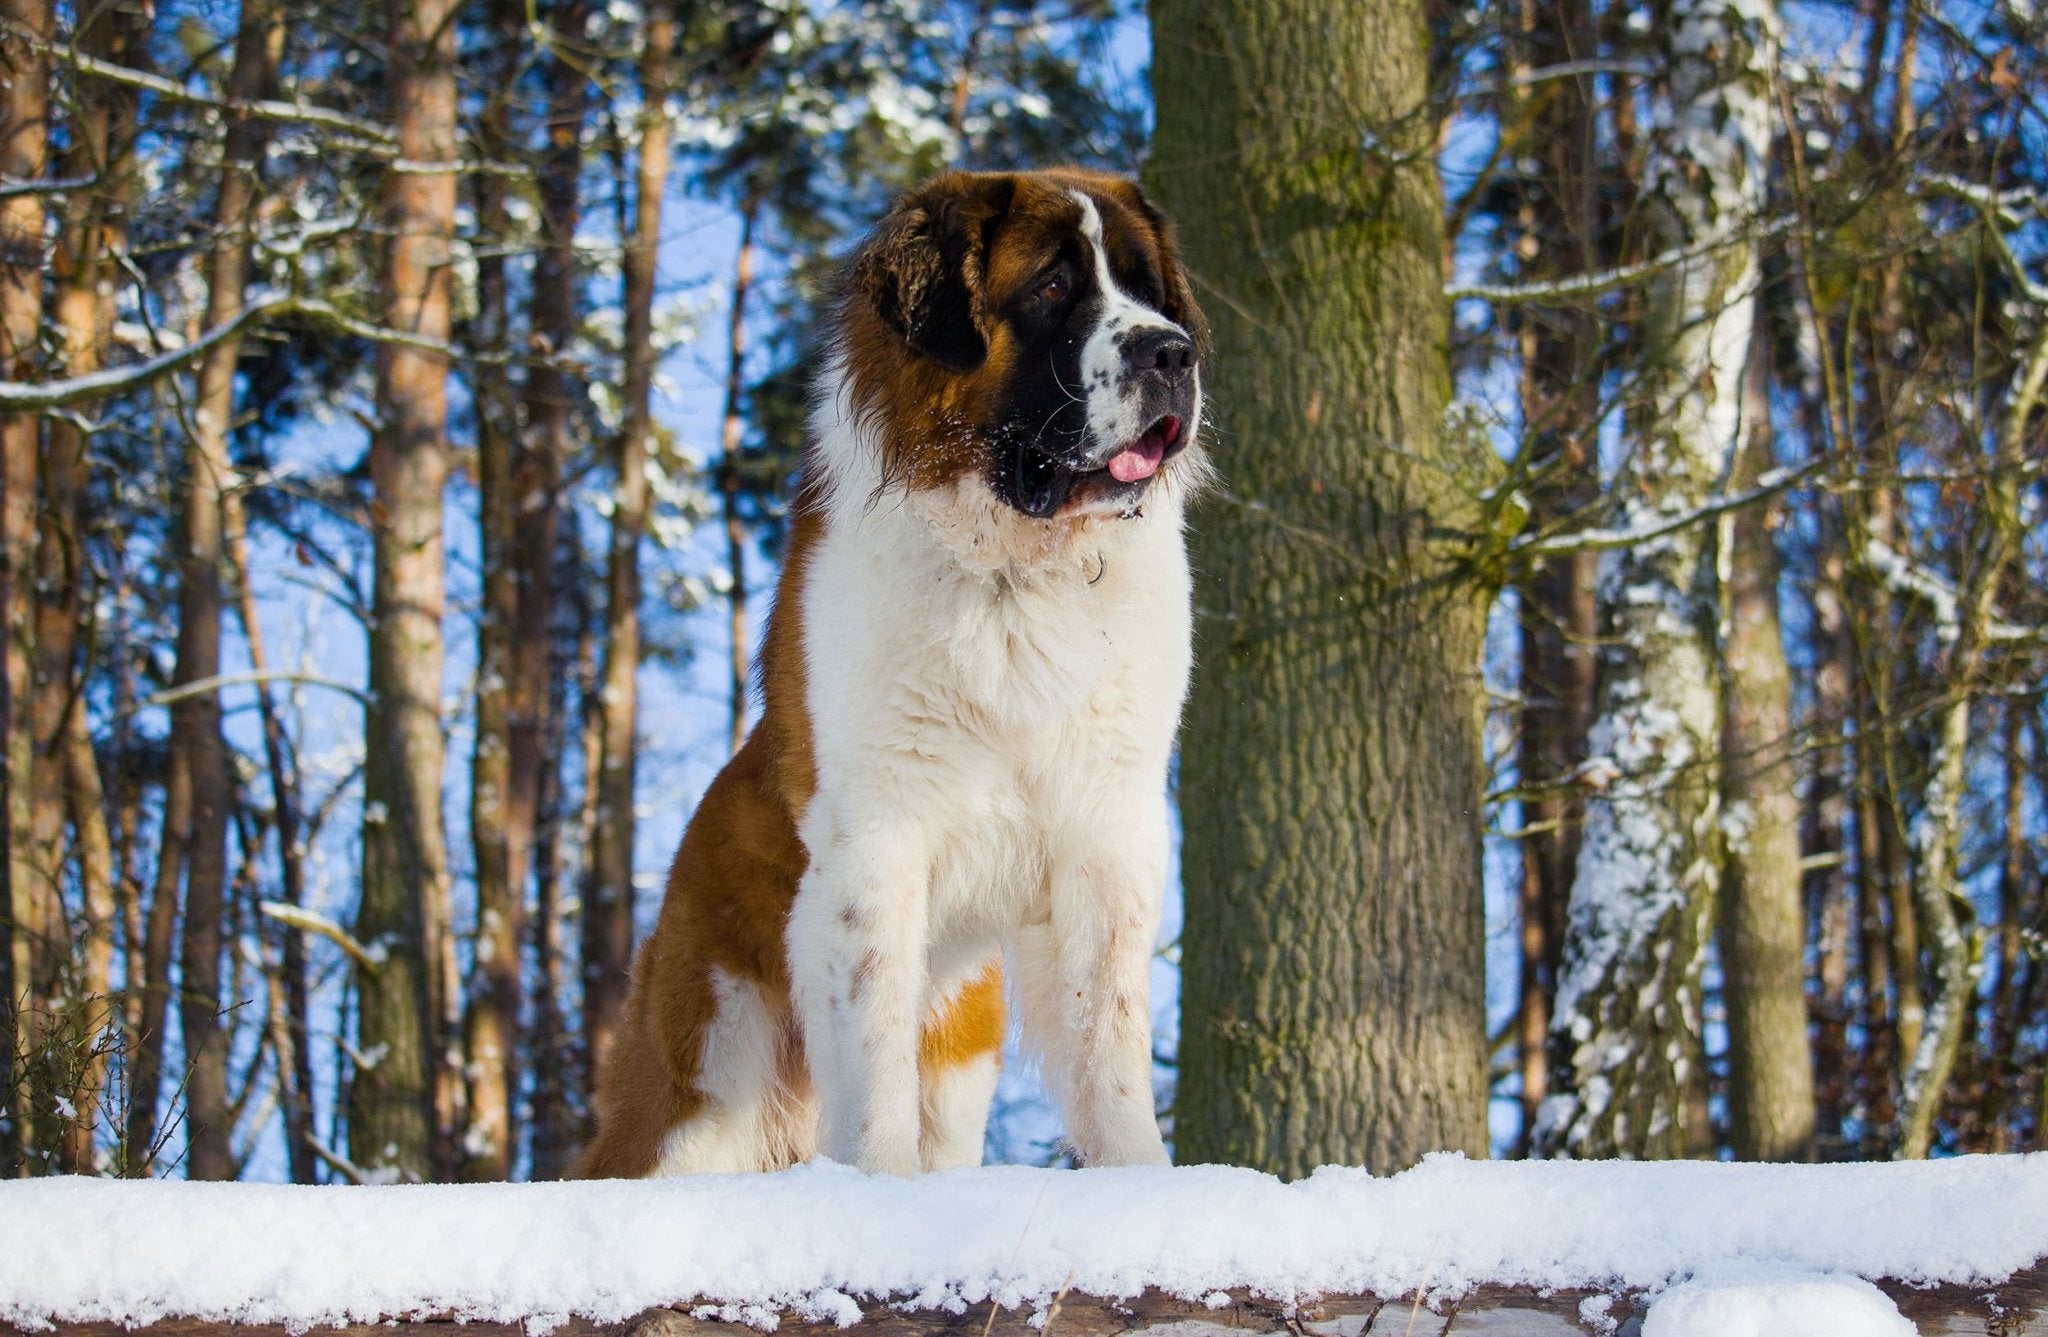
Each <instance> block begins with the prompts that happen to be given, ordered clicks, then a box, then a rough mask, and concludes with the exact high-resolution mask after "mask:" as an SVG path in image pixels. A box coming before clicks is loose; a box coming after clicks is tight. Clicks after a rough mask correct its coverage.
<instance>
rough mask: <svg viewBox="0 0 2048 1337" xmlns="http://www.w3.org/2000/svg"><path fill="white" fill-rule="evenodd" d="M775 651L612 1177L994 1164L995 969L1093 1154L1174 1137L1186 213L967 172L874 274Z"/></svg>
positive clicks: (787, 571) (645, 1046) (1194, 467)
mask: <svg viewBox="0 0 2048 1337" xmlns="http://www.w3.org/2000/svg"><path fill="white" fill-rule="evenodd" d="M831 336H832V337H831V339H830V342H829V345H828V351H827V353H826V355H825V358H824V360H823V366H822V371H821V374H820V375H819V377H818V380H817V383H816V385H815V387H814V390H813V399H812V411H811V418H810V427H811V439H810V444H809V446H808V451H807V457H806V460H805V464H804V467H803V472H802V479H801V482H800V485H799V487H798V490H797V496H796V500H795V502H794V505H793V508H792V511H791V515H790V527H789V534H788V545H787V551H786V555H785V558H784V563H783V569H782V573H781V579H780V584H779V585H778V588H777V591H776V600H775V606H774V609H773V611H772V613H771V615H770V618H769V622H768V631H767V635H766V638H765V640H764V642H763V646H762V654H761V665H760V673H761V689H762V695H763V700H764V707H763V713H762V716H761V719H760V722H759V724H758V725H757V726H756V727H755V728H754V730H753V731H752V733H751V734H750V736H749V737H748V739H747V741H746V744H745V745H744V746H743V747H742V748H741V749H740V751H739V752H738V753H737V754H735V755H734V757H733V758H732V760H731V761H730V762H729V763H728V764H727V765H726V767H725V769H724V770H723V771H722V772H720V774H719V775H718V777H717V779H716V780H714V781H713V782H712V785H711V787H710V789H709V791H708V792H707V793H706V794H705V796H704V800H703V803H702V805H701V806H700V807H699V808H698V810H697V813H696V816H695V817H694V819H693V820H692V821H691V823H690V825H689V828H688V830H687V832H686V833H685V835H684V837H683V841H682V848H681V850H680V851H679V853H678V854H677V856H676V859H675V863H674V865H673V867H672V870H671V872H670V874H669V879H668V889H667V896H666V899H665V900H664V902H663V904H662V909H661V914H660V919H659V922H658V923H657V925H656V926H655V930H654V933H653V936H652V937H651V938H650V939H649V940H648V942H647V943H646V945H645V947H644V948H643V949H642V950H641V952H640V955H639V958H638V961H637V963H636V965H635V967H634V978H633V984H632V989H631V992H630V995H629V997H628V1000H627V1003H626V1005H625V1009H624V1012H623V1014H622V1017H621V1022H620V1026H619V1030H618V1034H617V1037H616V1039H615V1041H614V1043H613V1046H612V1049H611V1052H610V1054H609V1055H608V1056H606V1057H604V1058H603V1059H602V1060H601V1062H600V1067H601V1074H600V1089H599V1092H598V1098H597V1115H598V1118H597V1132H596V1137H595V1140H594V1142H593V1143H592V1145H591V1146H590V1148H589V1149H588V1150H587V1152H586V1153H585V1155H584V1157H583V1159H582V1161H581V1163H580V1164H579V1166H578V1172H579V1173H580V1174H581V1175H583V1176H585V1177H627V1176H642V1175H650V1174H683V1173H692V1172H699V1171H740V1170H768V1169H777V1168H781V1167H783V1166H787V1165H790V1164H793V1163H795V1162H798V1161H802V1160H808V1159H811V1158H812V1157H814V1156H817V1155H819V1154H823V1155H825V1156H827V1157H830V1158H831V1159H833V1160H836V1161H840V1162H843V1163H846V1164H849V1165H854V1166H858V1167H859V1168H860V1169H862V1170H864V1171H869V1172H889V1173H895V1174H905V1175H907V1174H913V1173H916V1172H918V1171H921V1170H922V1171H929V1170H939V1169H944V1168H948V1167H954V1166H963V1165H976V1164H979V1163H980V1161H981V1156H982V1140H983V1133H984V1127H985V1125H986V1122H987V1119H988V1111H989V1105H990V1102H991V1100H992V1098H993V1096H994V1092H995V1085H996V1077H997V1070H998V1065H999V1062H1000V1058H1001V1053H1002V1045H1003V1027H1004V974H1005V960H1006V954H1007V960H1008V963H1009V968H1010V971H1011V973H1012V975H1013V977H1014V978H1013V985H1014V993H1013V996H1014V999H1015V1001H1016V1004H1017V1006H1018V1009H1019V1011H1020V1014H1021V1020H1022V1023H1023V1032H1024V1035H1025V1039H1026V1041H1027V1043H1028V1044H1029V1045H1031V1046H1032V1047H1034V1048H1035V1049H1036V1051H1037V1052H1038V1053H1039V1054H1040V1055H1041V1057H1042V1060H1043V1064H1044V1068H1045V1073H1046V1077H1047V1081H1048V1085H1049V1086H1050V1087H1051V1089H1052V1091H1053V1093H1054V1095H1055V1097H1056V1099H1057V1100H1058V1103H1059V1105H1060V1107H1061V1109H1062V1112H1063V1115H1064V1118H1065V1124H1066V1136H1067V1140H1068V1143H1069V1145H1070V1147H1071V1149H1072V1150H1073V1152H1074V1154H1075V1155H1076V1157H1077V1158H1078V1160H1079V1161H1080V1162H1081V1163H1083V1164H1085V1165H1132V1164H1162V1165H1163V1164H1165V1163H1166V1161H1167V1156H1166V1151H1165V1147H1164V1145H1163V1143H1162V1141H1161V1138H1160V1133H1159V1127H1158V1122H1157V1119H1156V1117H1155V1115H1154V1111H1153V1105H1152V1043H1151V1014H1150V1009H1149V997H1148V994H1149V976H1150V963H1151V958H1152V953H1153V944H1154V940H1155V938H1156V936H1157V932H1158V924H1159V910H1160V899H1161V896H1162V895H1163V892H1164V886H1165V881H1166V863H1167V842H1168V834H1167V808H1166V802H1167V800H1166V773H1167V764H1168V757H1169V753H1170V751H1171V749H1172V746H1173V738H1174V733H1175V730H1176V728H1177V727H1178V723H1179V718H1180V712H1181V706H1182V703H1183V700H1184V699H1185V696H1186V693H1187V685H1188V675H1189V672H1190V668H1191V664H1192V648H1191V636H1190V631H1191V611H1190V591H1191V583H1190V576H1189V569H1188V561H1187V554H1186V549H1185V544H1184V541H1183V537H1182V520H1183V514H1184V510H1185V507H1186V504H1187V501H1188V499H1189V497H1190V495H1191V494H1192V493H1193V492H1194V491H1195V490H1196V489H1197V487H1198V486H1199V484H1200V483H1201V481H1202V480H1203V477H1204V471H1205V469H1206V464H1205V462H1204V456H1203V453H1202V451H1201V448H1200V447H1199V445H1198V444H1197V442H1196V435H1197V431H1198V428H1199V426H1200V422H1201V409H1202V395H1201V384H1200V371H1199V362H1200V358H1201V356H1202V352H1203V349H1204V347H1205V345H1206V342H1207V329H1206V325H1205V323H1204V321H1203V318H1202V314H1201V312H1200V310H1199V309H1198V308H1197V306H1196V304H1195V299H1194V294H1193V292H1192V290H1191V288H1190V285H1189V282H1188V278H1187V276H1186V274H1185V272H1184V271H1183V269H1182V267H1181V264H1180V261H1179V258H1178V254H1177V251H1176V247H1175V240H1174V233H1173V229H1172V227H1171V226H1170V225H1169V223H1168V222H1167V220H1166V219H1165V218H1164V217H1163V216H1162V215H1161V214H1160V212H1159V211H1158V210H1157V209H1155V208H1154V207H1153V206H1152V205H1151V203H1150V202H1149V201H1148V200H1147V199H1146V198H1145V196H1144V195H1143V194H1142V193H1141V192H1140V190H1139V189H1138V188H1137V187H1136V186H1135V185H1133V184H1132V183H1131V182H1129V181H1126V180H1124V179H1122V178H1120V177H1115V176H1110V175H1104V174H1100V173H1094V172H1087V171H1080V170H1075V169H1055V170H1049V171H1040V172H1025V173H989V174H968V173H952V174H948V175H945V176H941V177H938V178H937V179H935V180H932V181H930V182H928V183H927V184H925V185H924V186H922V187H920V188H918V189H916V190H914V191H912V192H910V193H909V194H907V195H905V196H904V197H903V198H901V199H899V200H898V201H897V202H896V203H895V205H894V206H893V208H892V209H891V211H890V212H889V214H888V215H887V216H886V217H885V218H884V219H883V220H882V222H881V223H880V225H879V226H878V227H877V228H876V229H875V231H874V232H873V233H872V234H871V236H870V237H869V238H868V239H867V241H866V242H865V243H864V244H863V245H862V246H861V247H860V248H859V249H858V250H857V251H856V253H855V255H854V258H853V260H852V262H851V264H850V266H849V267H848V269H847V271H846V276H845V283H844V291H843V293H842V295H841V297H840V299H839V303H838V306H837V308H836V315H835V317H834V320H833V325H832V327H831Z"/></svg>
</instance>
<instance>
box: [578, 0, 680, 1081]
mask: <svg viewBox="0 0 2048 1337" xmlns="http://www.w3.org/2000/svg"><path fill="white" fill-rule="evenodd" d="M675 43H676V24H675V11H674V7H673V5H672V4H670V3H668V0H655V2H654V3H651V4H649V5H648V7H647V30H646V48H645V50H644V51H643V52H642V54H641V65H640V82H641V94H640V100H641V112H640V134H639V140H640V154H639V165H638V171H637V173H636V182H635V191H634V201H635V202H634V217H633V235H632V237H631V238H630V239H629V240H628V241H627V243H626V256H625V288H626V385H625V423H624V425H623V426H622V428H621V429H620V432H619V439H618V448H617V454H616V456H615V458H614V465H613V468H614V472H615V481H614V487H615V491H614V492H613V494H612V533H611V559H610V563H609V566H608V569H607V573H606V579H605V640H604V685H603V688H602V690H601V692H600V701H601V706H600V709H601V711H602V716H603V718H602V722H601V724H600V733H601V741H600V748H601V750H602V762H601V764H600V766H599V769H598V776H597V830H596V832H595V839H596V843H595V845H594V847H593V849H592V852H591V869H590V881H589V887H590V890H589V893H588V895H587V896H586V897H585V901H584V909H583V919H584V926H583V1018H584V1027H585V1034H586V1036H587V1038H588V1043H589V1045H590V1074H589V1076H590V1081H591V1089H592V1090H595V1089H596V1088H597V1084H598V1083H599V1082H601V1081H602V1080H603V1076H602V1075H603V1072H604V1063H605V1057H606V1055H607V1054H608V1053H609V1052H610V1050H611V1041H612V1035H613V1032H614V1031H615V1030H616V1028H617V1025H618V1017H619V1009H620V1008H621V1007H622V1006H623V1005H624V1004H625V1000H626V984H627V974H628V971H629V969H630V968H631V965H632V959H633V831H634V820H633V781H634V776H635V773H636V767H637V739H636V738H635V736H634V728H635V725H636V723H637V721H638V718H639V688H638V684H637V682H636V675H637V674H638V673H639V669H640V541H641V538H642V536H643V535H644V534H645V532H646V528H647V447H648V441H649V438H650V436H651V429H652V417H651V414H652V397H653V388H654V278H655V266H656V262H657V260H658V258H659V257H658V251H659V247H660V243H661V197H662V194H663V192H664V191H665V189H666V188H667V184H668V165H669V124H668V115H667V112H666V104H667V100H668V91H669V66H670V62H671V58H672V56H673V54H674V49H675Z"/></svg>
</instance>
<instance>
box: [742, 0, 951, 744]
mask: <svg viewBox="0 0 2048 1337" xmlns="http://www.w3.org/2000/svg"><path fill="white" fill-rule="evenodd" d="M977 31H978V30H977ZM970 49H971V47H970ZM961 77H962V78H963V80H964V79H965V75H964V73H963V75H962V76H961ZM957 105H958V104H957V103H956V106H957ZM954 132H955V133H956V134H957V133H958V132H959V131H958V127H957V126H956V127H955V128H954ZM760 212H761V201H760V197H759V196H757V195H755V194H753V193H752V192H751V191H750V192H749V193H748V195H747V198H746V199H745V200H744V201H743V202H742V203H741V205H740V249H739V255H738V256H737V257H736V258H735V259H734V261H733V267H732V310H731V312H730V313H729V315H728V320H727V324H726V350H725V422H724V430H723V433H722V436H721V446H720V451H721V454H720V459H719V463H718V491H719V498H720V502H721V504H722V506H723V508H724V512H725V517H724V518H725V560H726V565H727V568H728V569H729V570H730V572H731V576H732V589H731V590H730V592H729V593H728V594H727V596H726V608H727V614H728V615H727V618H726V632H727V635H728V637H729V638H730V640H731V642H732V655H731V658H730V661H729V668H730V679H731V681H730V684H729V686H728V688H727V691H728V692H729V694H730V696H731V702H732V720H731V727H730V729H729V730H728V731H727V739H726V742H727V746H728V750H729V751H731V752H735V753H736V752H738V751H739V750H740V744H742V743H744V742H746V740H747V529H746V525H745V523H744V522H743V521H742V520H741V519H740V443H741V440H742V437H743V435H744V433H745V431H746V420H745V419H744V418H743V417H742V416H741V414H740V396H741V395H742V393H743V392H744V390H745V383H746V377H745V372H746V349H747V344H746V338H747V335H746V316H747V294H748V292H749V291H750V290H751V289H752V287H753V283H754V220H755V218H756V217H757V216H758V215H759V214H760Z"/></svg>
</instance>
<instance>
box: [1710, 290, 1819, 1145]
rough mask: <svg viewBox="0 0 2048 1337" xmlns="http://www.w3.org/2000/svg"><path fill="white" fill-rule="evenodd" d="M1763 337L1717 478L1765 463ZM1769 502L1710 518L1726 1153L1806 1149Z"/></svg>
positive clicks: (1784, 697) (1795, 890) (1745, 481)
mask: <svg viewBox="0 0 2048 1337" xmlns="http://www.w3.org/2000/svg"><path fill="white" fill-rule="evenodd" d="M1769 346H1770V345H1769V339H1768V336H1767V335H1766V334H1765V333H1764V330H1763V326H1762V324H1761V322H1759V323H1758V325H1757V327H1756V329H1755V331H1754V332H1753V333H1752V336H1751V340H1750V359H1749V370H1748V373H1747V375H1746V377H1745V379H1744V382H1743V387H1742V395H1743V413H1744V416H1745V418H1746V419H1747V421H1746V423H1745V426H1744V431H1743V439H1742V442H1741V446H1740V451H1741V453H1740V455H1739V456H1738V458H1737V460H1736V462H1735V469H1734V472H1733V473H1732V474H1731V475H1730V477H1729V480H1728V486H1729V488H1730V489H1731V490H1735V491H1739V490H1742V489H1745V488H1750V487H1754V486H1755V484H1756V479H1757V477H1758V476H1759V475H1760V474H1762V473H1763V472H1764V471H1765V470H1766V469H1767V468H1769V467H1770V465H1771V463H1772V445H1771V443H1772V434H1771V416H1770V355H1769ZM1775 513H1776V508H1775V507H1774V506H1771V505H1769V504H1761V505H1757V506H1752V507H1748V508H1746V509H1744V510H1740V511H1736V512H1734V513H1733V514H1732V515H1730V516H1729V517H1728V518H1727V520H1726V521H1725V522H1724V524H1723V527H1722V536H1721V542H1722V547H1723V551H1724V553H1725V554H1726V555H1725V557H1724V559H1723V563H1722V565H1723V569H1724V570H1725V572H1726V576H1725V578H1724V582H1723V589H1722V601H1723V603H1722V608H1723V616H1722V632H1721V654H1722V666H1723V674H1722V681H1721V760H1722V776H1721V795H1722V814H1723V815H1722V822H1721V826H1722V831H1723V833H1724V834H1725V836H1726V838H1727V863H1726V865H1725V867H1724V868H1723V870H1722V879H1721V972H1722V980H1723V985H1722V995H1723V998H1724V999H1725V1003H1726V1007H1727V1011H1728V1129H1729V1142H1730V1143H1731V1144H1732V1146H1733V1148H1734V1151H1735V1157H1736V1159H1737V1160H1744V1161H1796V1160H1807V1159H1810V1158H1811V1156H1812V1154H1813V1121H1814V1098H1813V1051H1812V1045H1811V1044H1810V1042H1809V1041H1808V1038H1807V1026H1806V925H1805V922H1804V913H1803V908H1804V907H1803V896H1802V893H1801V886H1800V853H1799V816H1800V813H1799V791H1798V786H1797V783H1796V782H1797V777H1798V772H1797V769H1796V768H1795V766H1794V764H1793V754H1794V751H1795V746H1794V737H1793V732H1792V673H1791V670H1790V669H1789V668H1788V667H1787V665H1786V663H1785V643H1784V639H1783V635H1782V632H1781V629H1780V627H1779V623H1778V550H1777V546H1776V542H1775V540H1774V539H1773V538H1772V529H1773V525H1772V518H1773V516H1774V514H1775Z"/></svg>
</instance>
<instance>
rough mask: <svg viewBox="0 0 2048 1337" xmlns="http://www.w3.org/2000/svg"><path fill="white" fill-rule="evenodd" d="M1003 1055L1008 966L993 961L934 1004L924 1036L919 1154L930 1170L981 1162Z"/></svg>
mask: <svg viewBox="0 0 2048 1337" xmlns="http://www.w3.org/2000/svg"><path fill="white" fill-rule="evenodd" d="M1002 1061H1003V967H1002V961H1001V959H1000V958H998V959H997V960H994V961H991V962H989V964H988V966H987V968H985V969H984V970H983V971H982V972H981V973H980V974H979V975H977V976H975V977H974V978H973V979H970V980H969V981H968V982H967V983H966V984H965V985H963V986H961V988H960V990H959V991H958V992H957V993H955V994H954V995H953V996H952V997H951V998H949V999H946V1000H945V1001H944V1002H943V1003H940V1004H939V1005H938V1006H937V1007H935V1008H934V1009H933V1010H932V1015H931V1017H930V1018H929V1019H928V1020H927V1021H926V1022H925V1025H924V1030H923V1032H922V1033H921V1034H920V1035H919V1037H918V1046H917V1069H918V1092H919V1101H920V1104H921V1106H922V1116H923V1119H922V1127H921V1128H920V1130H919V1137H918V1160H919V1162H920V1164H921V1165H922V1167H923V1168H924V1169H926V1170H951V1169H955V1168H957V1167H959V1166H963V1165H979V1164H981V1148H982V1140H983V1136H984V1134H985V1133H986V1132H987V1129H988V1107H989V1102H990V1101H991V1100H993V1099H994V1098H995V1093H996V1078H997V1076H998V1075H999V1074H1000V1073H1001V1071H1002Z"/></svg>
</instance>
